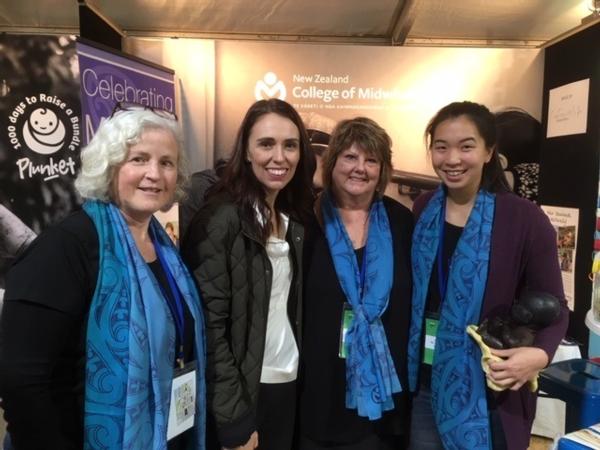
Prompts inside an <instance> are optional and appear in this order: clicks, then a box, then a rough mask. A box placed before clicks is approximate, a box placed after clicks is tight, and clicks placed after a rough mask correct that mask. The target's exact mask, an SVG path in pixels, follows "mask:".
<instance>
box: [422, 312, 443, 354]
mask: <svg viewBox="0 0 600 450" xmlns="http://www.w3.org/2000/svg"><path fill="white" fill-rule="evenodd" d="M439 323H440V321H439V320H438V319H436V318H433V317H426V318H425V339H424V341H423V363H425V364H428V365H432V364H433V354H434V352H435V340H436V336H437V330H438V325H439Z"/></svg>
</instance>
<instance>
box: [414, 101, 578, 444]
mask: <svg viewBox="0 0 600 450" xmlns="http://www.w3.org/2000/svg"><path fill="white" fill-rule="evenodd" d="M426 140H427V144H428V148H429V153H430V156H431V162H432V165H433V168H434V170H435V171H436V173H437V175H438V176H439V177H440V178H441V180H442V185H441V186H440V188H438V189H437V190H436V191H433V192H429V193H427V194H424V195H423V196H421V197H419V198H418V199H417V200H416V202H415V205H414V213H415V217H416V218H417V223H416V225H415V231H414V235H413V247H412V265H413V289H414V290H413V312H412V321H411V334H410V343H409V379H410V384H411V390H416V389H417V388H418V395H417V396H416V398H415V401H414V404H413V416H412V426H411V446H410V448H412V449H439V448H442V447H443V448H446V449H457V448H461V449H462V448H469V449H490V448H494V449H510V450H524V449H526V448H527V447H528V445H529V436H530V430H531V425H532V422H533V418H534V415H535V401H536V395H535V394H534V393H532V392H530V391H529V390H528V388H527V386H526V384H527V381H528V380H530V379H533V378H534V377H535V376H536V375H537V373H538V372H539V371H540V370H541V369H543V368H544V367H545V366H546V365H547V364H548V363H549V362H550V361H551V359H552V356H553V354H554V352H555V350H556V348H557V346H558V345H559V343H560V341H561V339H562V337H563V336H564V334H565V331H566V327H567V321H568V311H567V306H566V302H565V299H564V293H563V288H562V280H561V275H560V269H559V267H558V259H557V257H556V255H557V249H556V235H555V232H554V228H553V227H552V225H551V224H550V222H549V220H548V218H547V217H546V216H545V215H544V213H543V212H542V211H541V210H540V209H539V208H538V207H537V206H536V205H534V204H533V203H531V202H529V201H527V200H524V199H521V198H519V197H517V196H516V195H514V194H512V193H510V190H509V187H508V185H507V183H506V179H505V178H504V173H503V171H502V167H501V166H500V162H499V158H498V152H497V150H496V125H495V121H494V116H493V114H491V113H490V111H489V110H488V109H487V108H486V107H485V106H483V105H479V104H477V103H472V102H457V103H451V104H449V105H447V106H445V107H444V108H442V109H441V110H440V111H439V112H438V113H437V114H436V115H435V116H434V117H433V119H431V121H430V122H429V124H428V125H427V129H426ZM525 288H527V289H530V290H533V291H540V292H545V293H548V294H551V295H553V296H555V297H557V298H559V299H560V301H561V311H560V315H559V318H558V319H557V320H556V321H555V322H554V323H553V324H552V325H550V326H548V327H547V328H544V329H542V330H540V331H539V332H538V333H537V335H536V337H535V341H534V344H533V346H531V347H519V348H514V349H508V350H492V352H493V354H495V355H497V356H499V357H501V358H504V361H501V362H496V363H491V364H490V371H489V373H488V374H487V377H488V378H489V380H490V381H493V382H494V383H496V384H497V385H499V386H501V387H504V388H505V389H506V390H504V391H502V392H500V393H495V392H492V391H491V390H489V389H488V388H487V387H486V375H485V374H484V372H483V371H482V369H481V363H480V359H481V352H480V350H479V347H478V346H477V344H476V343H475V341H474V340H472V339H471V338H470V337H469V336H468V335H467V334H466V332H465V331H466V327H467V325H469V324H478V323H480V322H481V320H483V319H486V318H488V317H490V316H496V315H503V314H506V313H507V312H508V311H509V310H510V308H511V305H512V304H513V302H514V300H515V299H516V298H518V297H519V296H520V293H521V292H522V291H523V289H525ZM419 369H420V386H418V380H419V378H418V377H417V373H418V371H419Z"/></svg>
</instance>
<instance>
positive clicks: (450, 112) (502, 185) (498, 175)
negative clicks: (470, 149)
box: [425, 101, 511, 192]
mask: <svg viewBox="0 0 600 450" xmlns="http://www.w3.org/2000/svg"><path fill="white" fill-rule="evenodd" d="M460 116H466V117H467V118H468V119H469V120H470V121H471V122H472V123H473V125H475V128H477V131H478V132H479V134H480V136H481V137H482V138H483V141H484V142H485V146H486V147H487V148H488V150H490V151H491V152H492V157H491V159H490V161H489V162H487V163H485V164H484V165H483V174H482V175H481V184H480V188H482V189H485V190H486V191H489V192H510V190H511V189H510V186H509V184H508V181H506V177H505V176H504V170H503V169H502V165H501V164H500V158H499V157H498V151H497V149H496V120H495V118H494V115H493V114H492V113H491V112H490V110H489V109H487V108H486V107H485V106H484V105H480V104H479V103H474V102H468V101H464V102H454V103H450V104H449V105H446V106H444V107H443V108H442V109H440V110H439V111H438V112H437V114H436V115H435V116H433V118H432V119H431V120H430V121H429V123H428V124H427V128H426V129H425V142H426V143H427V148H428V149H431V144H432V142H433V136H434V134H435V130H436V128H437V127H438V125H439V124H440V123H442V122H444V121H445V120H448V119H455V118H457V117H460Z"/></svg>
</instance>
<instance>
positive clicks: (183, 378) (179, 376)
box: [167, 361, 196, 440]
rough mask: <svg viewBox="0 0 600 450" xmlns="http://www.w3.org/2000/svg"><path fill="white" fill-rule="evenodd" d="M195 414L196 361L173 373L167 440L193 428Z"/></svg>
mask: <svg viewBox="0 0 600 450" xmlns="http://www.w3.org/2000/svg"><path fill="white" fill-rule="evenodd" d="M195 414H196V361H191V362H189V363H187V364H185V365H184V366H183V368H180V369H179V368H178V369H175V370H174V371H173V384H172V387H171V406H170V407H169V422H168V425H167V440H169V439H172V438H174V437H175V436H178V435H180V434H181V433H183V432H184V431H186V430H189V429H190V428H192V427H193V426H194V417H195Z"/></svg>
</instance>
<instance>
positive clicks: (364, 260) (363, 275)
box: [358, 245, 367, 300]
mask: <svg viewBox="0 0 600 450" xmlns="http://www.w3.org/2000/svg"><path fill="white" fill-rule="evenodd" d="M366 276H367V246H366V245H365V246H364V247H363V254H362V263H361V265H360V280H359V282H360V285H359V291H358V294H359V297H360V298H361V300H362V296H363V292H364V290H365V278H366Z"/></svg>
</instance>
